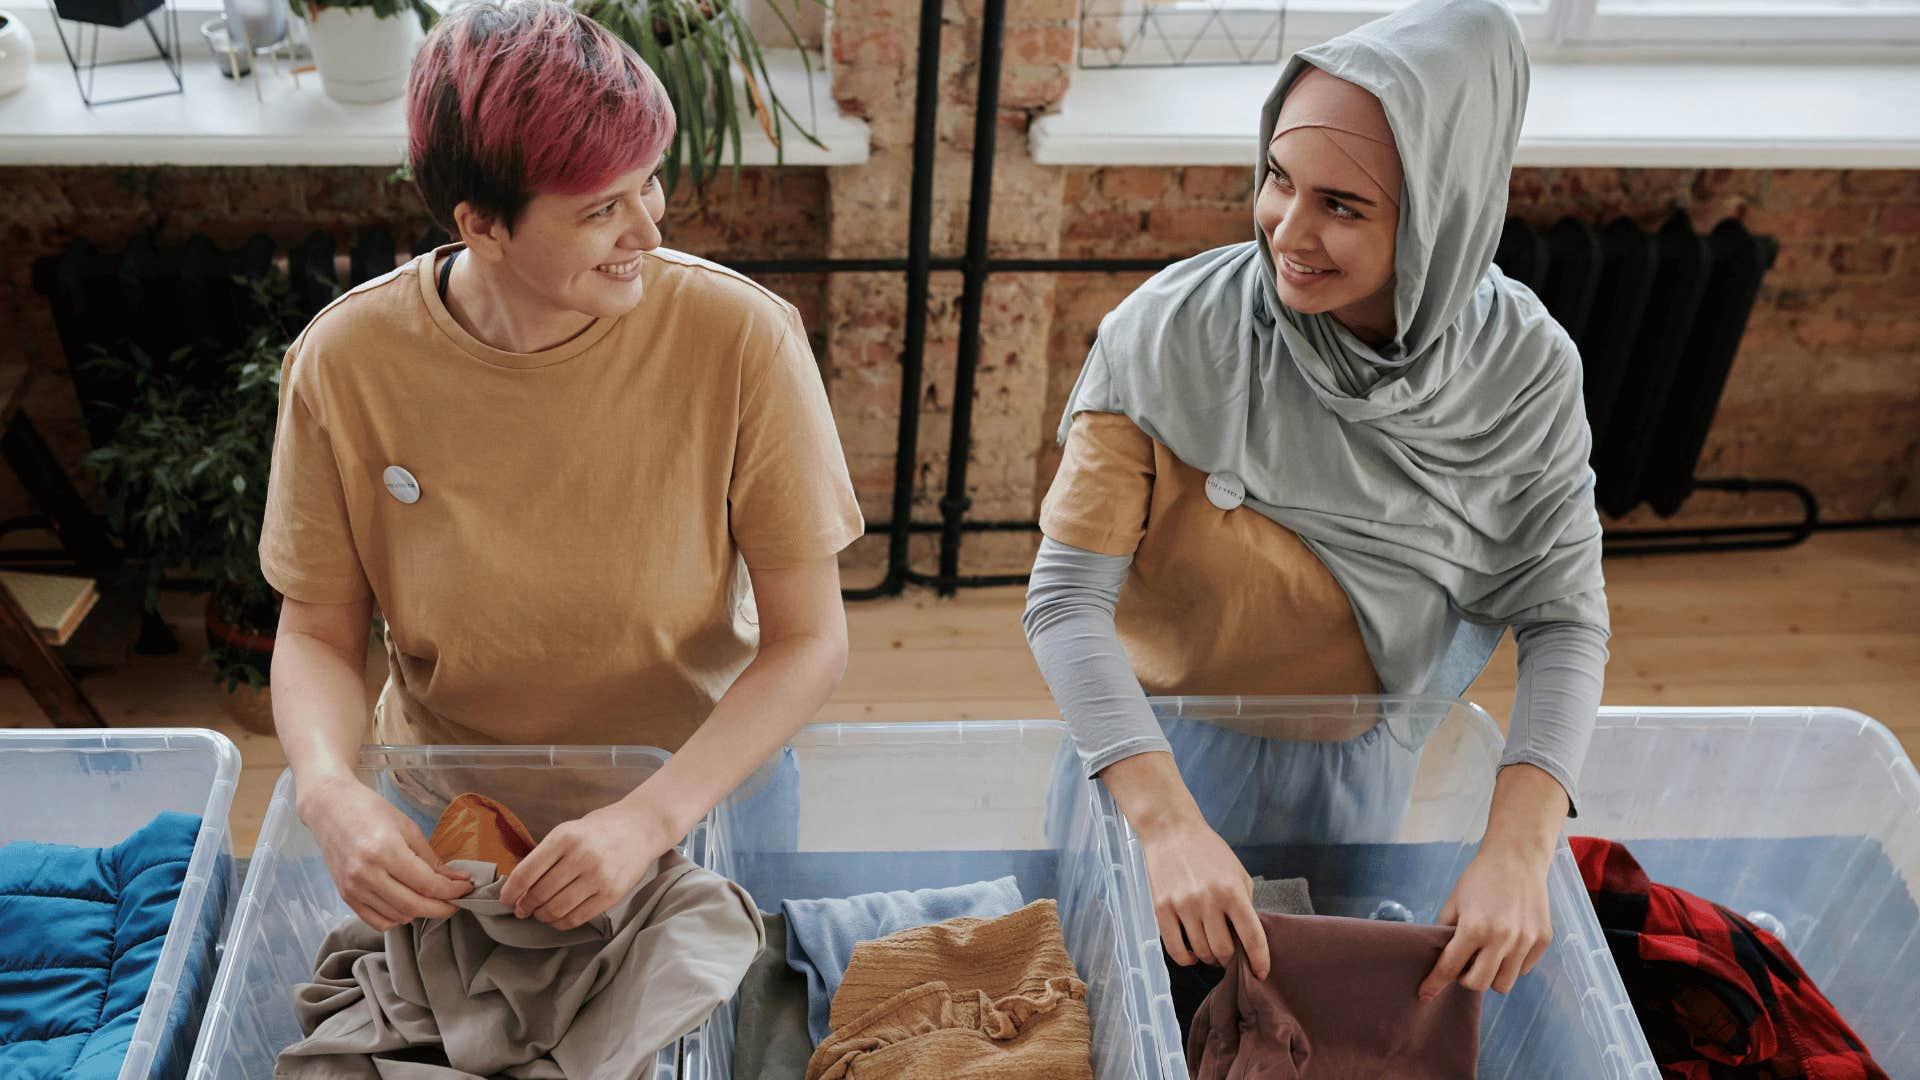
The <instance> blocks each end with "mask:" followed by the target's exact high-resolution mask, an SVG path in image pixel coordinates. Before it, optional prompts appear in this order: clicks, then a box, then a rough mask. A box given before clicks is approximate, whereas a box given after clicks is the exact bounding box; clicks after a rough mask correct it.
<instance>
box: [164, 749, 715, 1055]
mask: <svg viewBox="0 0 1920 1080" xmlns="http://www.w3.org/2000/svg"><path fill="white" fill-rule="evenodd" d="M666 760H667V754H666V752H665V751H661V750H655V749H651V748H639V747H572V746H567V747H545V746H542V747H512V746H500V747H437V746H416V747H368V748H366V749H363V750H362V751H361V754H360V765H359V770H358V775H359V776H360V778H361V779H362V780H364V781H366V782H367V783H368V784H369V785H370V786H372V787H373V788H374V790H376V791H378V792H380V793H381V794H383V795H385V796H386V797H387V798H388V800H389V801H391V802H393V803H394V804H395V805H397V806H400V807H401V808H402V809H403V810H406V811H407V812H408V813H409V814H410V815H412V816H413V817H414V818H415V819H416V820H418V821H420V822H422V824H423V827H424V828H426V829H431V828H432V824H433V822H434V820H435V819H437V818H438V816H439V814H440V812H441V811H442V810H444V809H446V806H447V804H448V803H450V802H452V801H453V799H454V797H455V796H458V795H460V794H461V793H463V792H467V791H477V792H479V793H481V794H483V795H488V796H491V797H493V798H496V799H498V800H500V801H501V802H502V803H504V804H505V805H506V806H508V807H510V808H511V809H512V810H513V811H514V813H515V814H516V815H517V816H518V817H519V818H520V819H521V820H522V821H523V822H525V823H526V825H527V827H528V829H530V830H531V831H532V832H533V834H534V835H535V836H544V835H546V833H547V832H548V831H550V830H551V829H552V828H553V827H554V826H556V825H558V824H560V823H561V822H564V821H567V820H570V819H572V818H576V817H579V816H581V815H582V814H585V813H587V812H589V811H591V810H595V809H598V808H599V807H601V806H604V805H606V804H608V803H610V802H613V801H614V800H616V799H618V798H620V797H621V796H623V795H625V794H626V793H627V792H629V791H632V790H633V789H634V788H635V787H637V786H639V784H640V782H641V781H643V780H645V779H646V778H647V777H649V776H651V775H653V774H654V773H655V772H656V771H658V770H659V768H660V766H661V765H662V764H664V763H665V762H666ZM697 832H698V830H696V834H697ZM683 850H685V848H683ZM351 915H352V911H350V910H349V909H348V907H347V905H346V902H345V901H344V900H342V899H341V898H340V894H339V891H338V890H336V889H335V888H334V885H333V879H332V878H331V877H330V876H329V875H328V873H327V867H326V864H325V863H324V862H323V861H322V860H321V858H320V851H319V848H318V847H317V846H316V843H315V841H314V838H313V834H312V833H310V832H308V831H307V828H306V826H304V825H302V824H301V823H300V819H299V817H298V816H297V815H296V814H295V812H294V786H293V774H292V773H291V772H288V773H282V774H281V776H280V782H279V784H278V785H277V786H276V787H275V788H274V792H273V801H272V802H271V803H270V804H269V806H268V809H267V816H266V820H265V821H264V822H262V824H261V826H260V841H259V843H258V845H256V846H255V848H254V852H253V861H252V863H251V865H249V867H248V869H247V881H246V887H245V888H244V890H243V891H242V892H241V895H240V902H239V904H238V906H237V907H236V908H235V912H234V918H233V930H232V932H231V933H230V934H229V936H228V939H227V948H226V959H225V962H224V963H223V964H222V966H221V969H220V977H219V980H218V982H216V983H215V985H214V991H213V1000H212V1003H211V1004H210V1005H209V1006H208V1008H207V1018H206V1022H205V1024H204V1025H203V1026H202V1028H201V1031H200V1044H199V1046H198V1048H196V1049H195V1051H194V1055H193V1069H192V1073H191V1076H192V1080H260V1078H263V1077H268V1076H271V1075H273V1065H274V1061H275V1059H276V1058H278V1057H279V1055H280V1051H282V1050H284V1049H286V1048H287V1047H289V1046H291V1045H293V1044H294V1043H296V1042H298V1041H299V1040H300V1037H301V1033H300V1027H299V1024H298V1023H297V1022H296V1021H295V1019H294V1014H293V990H294V987H296V986H298V985H299V984H301V983H303V982H307V981H308V980H309V979H311V978H312V975H313V963H314V959H315V956H316V954H317V953H318V952H319V949H320V943H321V941H322V940H323V939H324V938H325V937H326V936H327V934H328V932H329V931H331V930H332V929H333V928H334V927H335V926H337V925H339V923H340V922H341V920H343V919H346V918H348V917H349V916H351ZM677 1064H678V1044H677V1043H675V1044H670V1045H668V1046H667V1047H666V1048H664V1049H663V1050H661V1052H660V1054H659V1056H658V1058H657V1059H656V1063H655V1066H654V1080H672V1078H673V1077H674V1076H675V1074H676V1068H677Z"/></svg>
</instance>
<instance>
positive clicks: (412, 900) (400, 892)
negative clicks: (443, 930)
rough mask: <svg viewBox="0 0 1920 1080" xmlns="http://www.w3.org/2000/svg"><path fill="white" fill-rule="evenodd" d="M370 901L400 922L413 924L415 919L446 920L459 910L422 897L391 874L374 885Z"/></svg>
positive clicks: (442, 902)
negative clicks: (398, 917) (395, 916)
mask: <svg viewBox="0 0 1920 1080" xmlns="http://www.w3.org/2000/svg"><path fill="white" fill-rule="evenodd" d="M370 892H371V896H370V899H372V900H374V901H376V902H378V903H379V905H380V906H381V907H383V908H385V909H387V910H388V911H390V912H392V913H394V914H395V915H398V916H400V921H402V922H411V921H412V920H414V919H444V918H447V917H449V916H451V915H452V914H453V913H454V912H455V911H457V910H459V909H458V908H455V907H454V906H453V905H452V904H449V903H447V902H446V901H445V900H436V899H434V898H433V897H430V896H422V895H420V894H419V893H417V892H414V891H413V890H412V889H410V888H408V887H407V885H406V884H405V883H404V882H402V881H401V880H400V879H399V878H396V877H394V876H393V875H391V874H389V875H387V876H386V879H385V880H383V881H378V882H375V883H374V884H373V887H372V889H371V890H370Z"/></svg>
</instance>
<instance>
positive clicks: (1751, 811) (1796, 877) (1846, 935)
mask: <svg viewBox="0 0 1920 1080" xmlns="http://www.w3.org/2000/svg"><path fill="white" fill-rule="evenodd" d="M1580 786H1581V790H1582V793H1583V795H1582V799H1581V813H1580V818H1579V820H1578V821H1574V822H1571V823H1570V827H1571V828H1573V829H1577V830H1578V831H1579V832H1581V833H1583V834H1587V835H1592V836H1603V837H1606V838H1607V839H1609V840H1617V841H1621V842H1624V843H1625V844H1626V845H1627V847H1628V849H1629V850H1630V851H1632V853H1633V855H1634V857H1635V858H1636V859H1638V860H1639V862H1640V864H1641V865H1642V866H1643V867H1645V869H1646V871H1647V874H1648V875H1649V876H1650V877H1652V878H1653V880H1655V881H1657V882H1660V883H1662V884H1665V885H1673V886H1676V887H1678V888H1682V889H1685V890H1687V891H1689V892H1692V893H1695V894H1697V895H1699V896H1702V897H1705V898H1707V899H1709V900H1713V901H1716V902H1718V903H1720V904H1723V905H1725V906H1727V907H1729V908H1731V909H1732V910H1734V911H1736V912H1738V913H1739V914H1741V915H1750V914H1755V913H1765V914H1766V915H1771V916H1772V917H1773V918H1774V919H1777V920H1778V926H1779V927H1780V928H1782V929H1783V931H1784V936H1785V943H1786V946H1787V948H1788V949H1789V950H1791V951H1792V952H1793V955H1794V957H1795V959H1797V960H1799V961H1800V965H1801V966H1802V967H1804V968H1805V969H1806V971H1807V974H1808V975H1810V976H1811V977H1812V978H1813V980H1814V982H1815V983H1816V984H1817V985H1818V986H1819V987H1820V989H1821V990H1822V991H1823V992H1824V993H1825V994H1826V995H1827V997H1828V998H1830V999H1831V1000H1832V1001H1833V1004H1834V1007H1835V1008H1836V1009H1838V1010H1839V1012H1840V1015H1841V1016H1842V1017H1843V1018H1845V1019H1846V1021H1847V1023H1848V1024H1849V1025H1850V1026H1851V1027H1852V1028H1853V1030H1854V1032H1855V1034H1857V1035H1859V1037H1860V1040H1861V1042H1863V1043H1864V1044H1866V1047H1867V1049H1868V1050H1869V1051H1870V1052H1872V1054H1873V1055H1874V1057H1875V1059H1876V1060H1878V1061H1879V1063H1880V1065H1881V1067H1882V1068H1884V1069H1886V1071H1887V1072H1888V1074H1889V1075H1892V1076H1903V1077H1904V1076H1920V906H1916V902H1917V901H1920V774H1916V773H1915V771H1914V767H1913V763H1912V762H1911V761H1910V760H1908V758H1907V755H1906V754H1905V753H1904V752H1902V750H1901V749H1900V744H1899V742H1897V741H1896V740H1895V739H1894V737H1893V736H1892V735H1891V734H1889V733H1888V731H1887V729H1886V728H1884V727H1882V726H1880V725H1879V724H1878V723H1876V722H1875V721H1873V720H1871V719H1869V718H1868V717H1865V716H1862V715H1861V714H1859V713H1857V712H1852V711H1849V710H1845V709H1602V710H1601V714H1600V725H1599V729H1598V730H1597V731H1596V732H1595V733H1594V739H1593V748H1592V750H1590V751H1589V752H1588V754H1587V762H1586V766H1585V768H1584V770H1583V773H1582V776H1581V779H1580ZM1756 921H1757V922H1760V923H1761V924H1762V925H1766V924H1767V922H1768V920H1766V919H1756Z"/></svg>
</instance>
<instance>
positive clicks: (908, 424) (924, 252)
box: [843, 0, 941, 600]
mask: <svg viewBox="0 0 1920 1080" xmlns="http://www.w3.org/2000/svg"><path fill="white" fill-rule="evenodd" d="M940 3H941V0H920V42H919V48H918V52H917V53H916V57H915V64H916V65H917V70H916V71H915V73H914V75H915V78H914V98H913V179H912V190H911V194H910V196H909V200H908V204H907V267H906V270H907V310H906V342H905V347H904V348H903V349H902V350H901V354H900V423H899V428H898V437H897V438H896V440H895V443H894V451H893V507H892V513H891V516H890V517H889V519H888V522H889V526H890V528H889V530H888V533H887V573H886V576H885V577H883V578H881V579H880V583H879V584H878V585H876V586H874V587H873V588H870V589H855V590H851V591H849V592H846V593H844V594H843V595H845V597H846V598H847V599H849V600H866V599H874V598H877V597H882V596H898V595H899V594H900V592H901V590H903V589H904V588H906V584H907V559H908V554H909V553H908V549H907V544H908V541H909V540H910V539H911V533H910V527H911V524H912V521H913V488H914V473H915V472H916V469H917V466H918V464H919V457H920V453H919V450H920V379H921V376H922V373H923V372H924V371H925V369H926V353H927V285H928V276H929V275H930V274H931V273H932V270H933V152H934V150H935V149H936V148H937V146H938V144H939V140H940V131H939V127H938V122H939V112H940Z"/></svg>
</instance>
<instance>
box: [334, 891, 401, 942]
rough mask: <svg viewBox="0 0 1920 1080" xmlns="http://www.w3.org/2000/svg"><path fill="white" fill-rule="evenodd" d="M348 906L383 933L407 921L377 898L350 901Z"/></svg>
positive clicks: (365, 921)
mask: <svg viewBox="0 0 1920 1080" xmlns="http://www.w3.org/2000/svg"><path fill="white" fill-rule="evenodd" d="M347 907H349V908H351V909H352V910H353V913H354V914H355V915H357V916H359V917H360V921H361V922H363V923H366V924H367V925H368V926H371V927H373V928H374V929H375V930H378V931H380V932H381V933H383V934H384V933H386V932H387V931H389V930H391V929H393V928H394V927H396V926H399V925H400V924H401V923H403V922H405V921H406V920H405V919H402V918H400V917H399V916H397V915H395V914H394V913H393V912H391V911H388V910H387V909H386V908H385V907H383V906H382V905H381V904H380V903H379V902H378V901H375V900H370V899H369V900H360V901H357V902H356V901H348V903H347Z"/></svg>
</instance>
